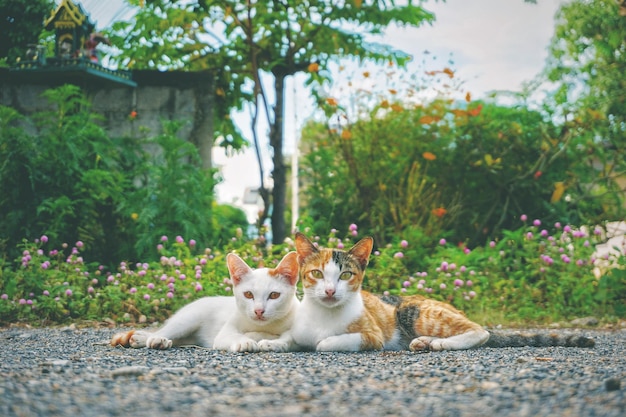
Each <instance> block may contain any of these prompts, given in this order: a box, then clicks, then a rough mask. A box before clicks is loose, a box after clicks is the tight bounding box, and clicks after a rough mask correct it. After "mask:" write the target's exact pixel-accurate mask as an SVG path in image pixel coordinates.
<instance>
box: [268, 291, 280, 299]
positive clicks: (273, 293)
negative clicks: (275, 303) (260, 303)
mask: <svg viewBox="0 0 626 417" xmlns="http://www.w3.org/2000/svg"><path fill="white" fill-rule="evenodd" d="M278 297H280V293H279V292H275V291H274V292H271V293H270V296H269V297H268V298H269V299H270V300H275V299H277V298H278Z"/></svg>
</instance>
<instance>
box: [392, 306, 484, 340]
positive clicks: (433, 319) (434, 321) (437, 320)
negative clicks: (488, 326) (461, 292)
mask: <svg viewBox="0 0 626 417" xmlns="http://www.w3.org/2000/svg"><path fill="white" fill-rule="evenodd" d="M413 303H416V304H417V305H418V306H419V311H420V314H419V317H418V318H417V320H416V321H415V323H414V326H413V328H414V330H415V333H416V334H417V335H427V336H434V337H438V338H446V337H451V336H455V335H459V334H463V333H466V332H468V331H471V330H482V326H481V325H479V324H478V323H474V322H473V321H471V320H469V319H468V318H467V317H465V314H463V312H461V311H459V310H457V309H456V308H454V307H453V306H452V305H450V304H448V303H444V302H441V301H437V300H431V299H430V298H425V297H421V296H408V297H404V298H403V299H402V303H401V304H400V308H402V307H403V306H406V305H411V304H413Z"/></svg>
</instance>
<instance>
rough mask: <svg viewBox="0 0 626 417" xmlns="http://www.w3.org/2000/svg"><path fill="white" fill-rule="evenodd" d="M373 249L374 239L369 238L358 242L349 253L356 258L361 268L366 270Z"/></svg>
mask: <svg viewBox="0 0 626 417" xmlns="http://www.w3.org/2000/svg"><path fill="white" fill-rule="evenodd" d="M373 247H374V239H372V238H371V237H369V236H368V237H364V238H363V239H361V240H359V241H358V242H356V243H355V244H354V246H352V248H351V249H350V250H349V251H348V253H349V254H350V255H352V256H354V258H356V260H357V262H358V263H359V264H360V265H361V268H363V269H365V267H366V266H367V264H368V262H369V259H370V253H372V248H373Z"/></svg>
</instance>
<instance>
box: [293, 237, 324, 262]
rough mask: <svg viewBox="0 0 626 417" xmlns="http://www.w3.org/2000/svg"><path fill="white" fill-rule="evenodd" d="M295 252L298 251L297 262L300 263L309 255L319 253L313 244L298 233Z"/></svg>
mask: <svg viewBox="0 0 626 417" xmlns="http://www.w3.org/2000/svg"><path fill="white" fill-rule="evenodd" d="M296 250H297V251H298V262H300V263H302V262H304V260H305V259H306V258H307V257H308V256H309V255H312V254H314V253H317V252H319V250H318V249H317V248H316V247H315V245H314V244H313V242H311V241H310V240H309V238H308V237H306V236H305V235H304V234H303V233H300V232H296Z"/></svg>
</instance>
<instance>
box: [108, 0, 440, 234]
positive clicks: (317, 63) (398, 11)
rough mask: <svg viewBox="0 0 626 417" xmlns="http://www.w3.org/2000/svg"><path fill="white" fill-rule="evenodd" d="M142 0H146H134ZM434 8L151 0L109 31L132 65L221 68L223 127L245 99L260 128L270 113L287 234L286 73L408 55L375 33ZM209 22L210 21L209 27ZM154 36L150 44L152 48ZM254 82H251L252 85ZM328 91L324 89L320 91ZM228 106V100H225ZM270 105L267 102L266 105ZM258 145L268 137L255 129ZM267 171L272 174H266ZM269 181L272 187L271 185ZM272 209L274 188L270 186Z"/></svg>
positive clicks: (281, 225) (277, 192) (275, 229)
mask: <svg viewBox="0 0 626 417" xmlns="http://www.w3.org/2000/svg"><path fill="white" fill-rule="evenodd" d="M129 3H130V4H132V5H137V4H138V1H137V0H129ZM433 20H434V16H433V15H432V14H431V13H429V12H427V11H426V10H425V9H424V8H423V7H422V6H421V3H420V4H413V3H412V2H409V3H408V4H396V2H393V1H392V2H383V3H379V2H372V3H369V2H362V1H357V0H354V1H346V2H342V3H337V2H331V1H328V0H319V1H307V2H301V1H296V2H291V3H289V5H287V4H285V3H284V2H283V1H273V0H272V1H262V2H247V3H242V2H240V1H213V0H196V1H192V2H185V3H184V4H183V3H181V2H177V1H173V0H146V2H145V7H141V8H140V9H139V10H138V13H137V14H136V15H135V16H134V19H133V22H120V23H116V24H115V25H114V26H113V28H112V31H111V32H110V33H109V35H110V36H109V38H110V39H111V41H112V42H113V44H114V45H116V46H117V47H118V48H119V56H118V57H117V59H118V60H119V61H120V62H121V63H122V64H124V65H127V66H129V67H131V68H136V67H151V68H154V67H156V68H183V69H186V70H190V71H197V70H205V69H207V68H211V69H213V70H214V71H216V79H217V81H216V85H215V88H216V90H215V91H216V95H217V97H218V101H222V102H221V103H218V105H217V106H216V108H217V109H218V113H219V112H220V111H221V112H222V113H221V114H217V115H216V116H217V118H216V125H217V131H218V132H219V133H221V134H222V136H223V137H225V138H226V140H225V143H226V144H228V142H229V140H230V139H231V138H233V137H235V135H234V134H232V132H234V131H235V129H234V126H233V125H232V122H231V119H230V118H227V117H224V116H226V114H224V112H228V111H230V110H231V109H233V108H241V106H242V105H243V104H244V103H246V102H247V103H251V104H252V106H251V108H252V116H251V119H252V130H253V132H256V129H257V127H258V126H257V122H258V118H257V115H258V114H265V116H266V118H267V123H268V125H269V142H270V146H271V147H272V149H273V161H272V162H273V164H274V168H273V172H272V177H273V182H274V187H273V189H272V191H271V192H272V201H271V204H272V233H273V237H274V240H276V241H277V242H281V241H282V240H283V238H284V237H285V234H286V227H285V218H284V217H285V216H284V212H285V209H286V208H285V197H286V182H287V179H286V167H285V165H284V161H283V154H282V149H283V142H284V131H283V118H284V114H283V112H284V97H285V78H286V77H288V76H291V75H294V74H297V73H299V72H304V71H307V72H308V75H309V80H308V81H307V83H308V84H309V85H316V86H318V87H319V86H321V85H322V84H323V83H324V82H325V81H327V80H328V79H329V72H328V71H326V68H327V67H328V63H329V62H330V61H332V60H334V59H337V58H342V57H356V58H358V59H362V60H372V61H377V62H395V63H397V64H399V65H404V64H405V63H406V62H408V61H409V60H410V57H409V56H408V55H407V54H404V53H402V52H401V51H397V50H394V49H393V48H390V47H389V46H387V45H381V44H374V43H373V42H371V41H370V40H369V37H370V36H372V35H379V34H381V33H382V32H383V31H384V29H385V28H386V27H387V26H389V25H391V24H395V25H399V26H419V25H421V24H423V23H425V22H432V21H433ZM209 28H210V29H209ZM146 46H149V47H148V48H147V47H146ZM267 76H271V77H273V79H274V83H273V86H274V97H275V103H274V104H273V105H272V104H271V103H270V101H269V99H268V97H267V95H266V94H265V87H264V85H263V83H262V80H261V79H262V77H267ZM249 86H251V88H250V87H249ZM314 94H315V95H316V96H318V97H319V94H318V93H314ZM220 109H221V110H220ZM261 109H262V110H264V111H261ZM254 142H255V145H256V146H257V147H258V146H259V143H258V140H257V138H256V136H255V138H254ZM261 177H263V174H262V175H261ZM262 188H264V187H262ZM261 195H262V196H263V197H264V203H265V206H266V207H265V210H264V211H263V212H262V214H261V216H260V217H261V218H260V219H259V224H262V223H263V221H264V219H265V216H267V215H268V214H269V205H270V201H265V200H269V197H268V196H269V191H268V190H265V189H263V190H262V193H261Z"/></svg>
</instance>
